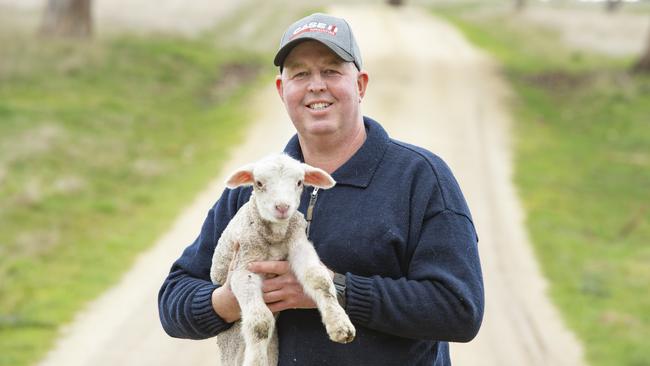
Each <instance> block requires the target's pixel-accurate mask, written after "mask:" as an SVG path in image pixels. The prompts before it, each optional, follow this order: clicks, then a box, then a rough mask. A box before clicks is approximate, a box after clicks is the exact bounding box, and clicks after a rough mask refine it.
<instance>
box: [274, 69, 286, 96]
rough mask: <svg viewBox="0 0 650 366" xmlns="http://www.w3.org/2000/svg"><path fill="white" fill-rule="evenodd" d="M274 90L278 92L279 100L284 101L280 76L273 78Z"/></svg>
mask: <svg viewBox="0 0 650 366" xmlns="http://www.w3.org/2000/svg"><path fill="white" fill-rule="evenodd" d="M275 88H276V89H277V90H278V94H279V95H280V99H282V100H284V90H282V74H280V75H278V76H276V77H275Z"/></svg>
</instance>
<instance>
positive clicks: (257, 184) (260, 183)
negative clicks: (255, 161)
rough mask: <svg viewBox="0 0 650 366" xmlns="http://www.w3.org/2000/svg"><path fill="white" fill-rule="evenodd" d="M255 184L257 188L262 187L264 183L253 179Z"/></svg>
mask: <svg viewBox="0 0 650 366" xmlns="http://www.w3.org/2000/svg"><path fill="white" fill-rule="evenodd" d="M255 185H256V186H257V188H262V187H264V184H262V182H260V181H259V180H257V181H255Z"/></svg>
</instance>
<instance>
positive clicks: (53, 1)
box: [41, 0, 92, 38]
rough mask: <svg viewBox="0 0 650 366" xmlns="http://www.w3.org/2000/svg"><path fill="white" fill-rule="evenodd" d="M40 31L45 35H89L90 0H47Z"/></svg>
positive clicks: (90, 27)
mask: <svg viewBox="0 0 650 366" xmlns="http://www.w3.org/2000/svg"><path fill="white" fill-rule="evenodd" d="M41 33H42V34H43V35H45V36H62V37H77V38H87V37H90V36H91V35H92V16H91V0H48V2H47V8H46V9H45V15H44V16H43V24H42V26H41Z"/></svg>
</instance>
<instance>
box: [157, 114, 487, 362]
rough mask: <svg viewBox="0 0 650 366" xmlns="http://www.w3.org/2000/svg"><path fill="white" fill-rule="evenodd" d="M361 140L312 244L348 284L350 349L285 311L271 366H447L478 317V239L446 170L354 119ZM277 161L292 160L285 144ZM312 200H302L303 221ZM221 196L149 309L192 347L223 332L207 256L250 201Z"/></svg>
mask: <svg viewBox="0 0 650 366" xmlns="http://www.w3.org/2000/svg"><path fill="white" fill-rule="evenodd" d="M364 123H365V127H366V131H367V134H368V137H367V139H366V141H365V142H364V144H363V146H362V147H361V148H360V149H359V151H357V153H356V154H355V155H354V156H353V157H352V158H351V159H350V160H349V161H348V162H346V163H345V164H344V165H343V166H342V167H340V168H339V169H338V170H337V171H336V172H334V174H333V175H332V176H333V177H334V179H335V180H336V182H337V184H336V186H335V187H334V188H332V189H330V190H327V191H320V192H319V194H318V200H317V202H316V205H315V209H314V214H313V221H312V225H311V231H310V239H311V240H312V241H313V243H314V246H315V248H316V250H317V252H318V254H319V256H320V258H321V260H322V261H323V263H325V264H326V265H327V266H328V267H329V268H330V269H332V270H333V271H335V272H339V273H345V274H346V277H347V294H346V295H347V306H346V311H347V313H348V314H349V316H350V319H351V320H352V322H353V323H354V325H355V327H356V328H357V336H356V338H355V340H354V341H353V342H352V343H350V344H345V345H342V344H337V343H334V342H332V341H330V340H329V339H328V337H327V333H326V332H325V328H324V326H323V324H322V323H321V320H320V316H319V313H318V311H317V310H315V309H314V310H286V311H283V312H282V313H281V314H280V316H279V318H278V320H277V327H278V334H279V339H280V359H279V365H280V366H285V365H300V366H309V365H314V366H324V365H336V366H342V365H355V366H363V365H372V366H380V365H400V366H407V365H408V366H418V365H426V366H431V365H436V366H440V365H450V364H451V362H450V360H449V347H448V343H447V342H449V341H452V342H467V341H469V340H471V339H472V338H473V337H474V336H475V335H476V334H477V332H478V329H479V327H480V324H481V319H482V317H483V281H482V275H481V267H480V264H479V256H478V249H477V242H478V238H477V235H476V232H475V229H474V225H473V223H472V217H471V215H470V212H469V209H468V207H467V204H466V203H465V200H464V198H463V195H462V193H461V191H460V188H459V186H458V184H457V182H456V180H455V179H454V177H453V175H452V173H451V171H450V170H449V168H448V167H447V165H446V164H445V163H444V162H443V161H442V160H441V159H440V158H438V157H437V156H436V155H434V154H432V153H430V152H429V151H426V150H424V149H422V148H419V147H415V146H412V145H408V144H405V143H401V142H398V141H395V140H392V139H390V138H389V137H388V135H387V134H386V132H385V131H384V129H383V128H382V127H381V126H380V125H379V124H378V123H377V122H375V121H373V120H371V119H369V118H364ZM285 151H286V152H287V153H288V154H289V155H291V156H293V157H295V158H297V159H300V160H302V153H301V151H300V146H299V144H298V139H297V137H296V136H294V137H293V138H292V139H291V140H290V141H289V144H288V145H287V147H286V149H285ZM310 192H311V189H306V190H305V192H304V193H303V197H302V201H301V202H302V204H301V207H300V211H301V212H303V213H304V212H305V210H306V206H307V203H308V201H309V197H308V196H309V193H310ZM250 193H251V189H250V188H240V189H235V190H228V189H226V190H225V192H224V193H223V195H222V196H221V198H220V199H219V200H218V201H217V203H216V204H215V205H214V207H213V208H212V209H211V210H210V212H209V213H208V216H207V218H206V220H205V222H204V224H203V228H202V229H201V233H200V235H199V237H198V238H197V239H196V241H195V242H194V243H193V244H192V245H190V246H189V247H188V248H187V249H185V251H184V252H183V254H182V256H181V257H180V258H179V259H178V260H177V261H176V262H175V263H174V264H173V266H172V268H171V271H170V273H169V276H168V277H167V279H166V280H165V282H164V283H163V285H162V288H161V289H160V293H159V297H158V303H159V311H160V319H161V322H162V325H163V327H164V329H165V331H166V332H167V333H168V334H169V335H171V336H173V337H180V338H192V339H202V338H208V337H212V336H215V335H217V334H218V333H219V332H221V331H223V330H225V329H227V328H229V327H230V326H231V324H228V323H226V322H225V321H224V320H223V319H221V318H220V317H219V316H218V315H217V314H216V313H215V312H214V310H213V308H212V304H211V293H212V291H213V290H214V289H215V288H216V286H215V285H213V284H211V283H210V279H209V271H210V265H211V260H212V253H213V251H214V248H215V245H216V243H217V240H218V239H219V236H220V235H221V232H222V231H223V229H224V228H225V227H226V225H227V224H228V222H229V221H230V219H231V218H232V217H233V216H234V215H235V213H236V212H237V210H238V209H239V208H240V207H241V206H242V205H243V204H244V203H245V202H246V201H248V198H249V197H250Z"/></svg>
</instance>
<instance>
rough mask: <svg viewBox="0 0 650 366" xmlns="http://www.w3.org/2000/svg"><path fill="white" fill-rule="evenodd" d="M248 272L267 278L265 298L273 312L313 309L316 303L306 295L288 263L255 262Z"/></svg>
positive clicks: (264, 287) (264, 290) (264, 289)
mask: <svg viewBox="0 0 650 366" xmlns="http://www.w3.org/2000/svg"><path fill="white" fill-rule="evenodd" d="M248 270H249V271H251V272H255V273H258V274H261V275H265V277H267V279H266V280H264V282H263V283H262V292H263V293H264V295H263V298H264V302H265V303H266V305H267V306H268V307H269V309H270V310H271V312H273V313H277V312H278V311H282V310H286V309H313V308H315V307H316V303H314V301H313V300H312V299H311V298H310V297H309V296H307V294H305V293H304V291H303V288H302V285H301V284H300V282H298V279H297V278H296V276H295V275H294V274H293V271H291V266H290V265H289V262H287V261H264V262H253V263H251V264H249V265H248Z"/></svg>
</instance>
